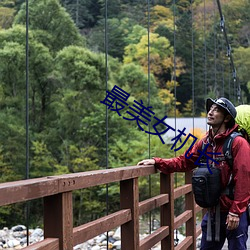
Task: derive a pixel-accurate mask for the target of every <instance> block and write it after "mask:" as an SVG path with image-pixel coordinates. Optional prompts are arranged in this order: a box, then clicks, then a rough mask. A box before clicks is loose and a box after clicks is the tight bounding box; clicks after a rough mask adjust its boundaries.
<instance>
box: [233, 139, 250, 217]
mask: <svg viewBox="0 0 250 250" xmlns="http://www.w3.org/2000/svg"><path fill="white" fill-rule="evenodd" d="M232 155H233V159H234V162H233V178H234V184H235V186H234V201H233V203H232V206H231V208H230V210H229V211H230V212H232V213H236V214H239V215H240V214H242V213H243V212H244V211H245V210H246V208H247V205H248V203H249V201H250V145H249V143H248V142H247V141H246V140H245V139H244V138H242V137H240V136H238V137H236V138H235V140H234V141H233V145H232Z"/></svg>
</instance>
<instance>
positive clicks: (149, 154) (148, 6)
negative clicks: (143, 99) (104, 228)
mask: <svg viewBox="0 0 250 250" xmlns="http://www.w3.org/2000/svg"><path fill="white" fill-rule="evenodd" d="M147 9H148V19H147V26H148V107H149V106H150V0H147ZM150 125H151V124H150V123H149V124H148V131H149V134H148V158H150V157H151V147H150V144H151V141H150V139H151V137H150ZM148 188H149V191H148V193H149V197H151V195H152V193H151V175H149V176H148ZM151 217H152V213H151V211H150V212H149V233H151V227H152V218H151Z"/></svg>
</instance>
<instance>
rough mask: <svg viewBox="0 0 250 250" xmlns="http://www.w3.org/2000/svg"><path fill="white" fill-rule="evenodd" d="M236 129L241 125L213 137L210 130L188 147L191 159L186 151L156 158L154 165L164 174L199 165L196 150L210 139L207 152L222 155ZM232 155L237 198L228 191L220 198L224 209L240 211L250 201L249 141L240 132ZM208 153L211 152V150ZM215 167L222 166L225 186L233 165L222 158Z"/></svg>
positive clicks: (187, 169)
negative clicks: (174, 156) (228, 193)
mask: <svg viewBox="0 0 250 250" xmlns="http://www.w3.org/2000/svg"><path fill="white" fill-rule="evenodd" d="M237 130H238V125H235V126H234V127H233V128H231V129H228V130H227V131H226V132H224V133H222V134H218V135H216V136H215V137H214V138H213V140H212V138H211V136H209V135H210V134H211V131H209V132H208V133H207V134H206V136H205V137H204V138H203V139H202V140H200V141H198V142H197V143H196V144H195V145H194V146H193V147H192V149H191V150H189V152H187V151H188V150H187V151H186V152H187V156H188V157H189V156H190V155H191V154H193V155H192V157H190V159H187V158H186V157H185V154H183V155H180V156H179V157H176V158H171V159H162V158H154V160H155V166H156V167H157V168H158V169H159V170H160V171H161V172H163V173H165V174H168V173H173V172H186V171H190V170H192V169H194V168H196V167H197V165H195V164H194V163H195V161H196V160H197V159H198V157H199V155H200V153H199V152H198V151H197V150H198V149H199V150H201V151H202V141H204V142H205V143H208V142H209V144H210V145H209V146H208V149H207V152H216V153H218V152H220V153H221V155H220V156H223V145H224V142H225V139H226V137H227V136H228V135H229V134H231V133H232V132H233V131H237ZM186 152H185V153H186ZM232 155H233V159H234V161H233V173H232V174H233V180H234V184H235V186H234V200H230V199H229V198H228V197H227V196H226V195H225V194H222V196H221V198H220V205H221V211H223V212H228V211H230V212H232V213H235V214H238V215H241V214H242V213H243V212H244V211H245V210H246V208H247V204H248V202H249V201H250V145H249V143H248V142H247V141H246V140H245V139H244V138H242V137H241V136H237V137H236V138H235V139H234V141H233V144H232ZM209 156H211V154H210V155H209ZM211 157H212V156H211ZM215 157H216V156H215ZM217 157H218V156H217ZM215 167H218V168H220V169H221V184H222V188H223V189H224V188H225V187H226V186H227V184H228V182H229V179H230V174H231V170H230V167H229V166H228V164H227V162H226V161H220V162H219V164H216V163H215Z"/></svg>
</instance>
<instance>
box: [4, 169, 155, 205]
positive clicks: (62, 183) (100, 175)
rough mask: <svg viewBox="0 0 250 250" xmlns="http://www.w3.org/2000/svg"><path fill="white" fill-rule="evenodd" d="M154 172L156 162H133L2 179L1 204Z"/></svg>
mask: <svg viewBox="0 0 250 250" xmlns="http://www.w3.org/2000/svg"><path fill="white" fill-rule="evenodd" d="M154 173H156V169H155V167H154V166H130V167H121V168H115V169H106V170H95V171H88V172H81V173H74V174H65V175H57V176H47V177H43V178H34V179H29V180H20V181H14V182H7V183H1V184H0V206H3V205H8V204H13V203H17V202H23V201H28V200H32V199H38V198H43V197H45V196H49V195H55V194H57V193H61V192H67V191H72V190H77V189H82V188H88V187H93V186H98V185H101V184H108V183H112V182H119V181H121V180H127V179H131V178H137V177H139V176H147V175H150V174H154Z"/></svg>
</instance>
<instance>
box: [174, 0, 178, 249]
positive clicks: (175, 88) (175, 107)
mask: <svg viewBox="0 0 250 250" xmlns="http://www.w3.org/2000/svg"><path fill="white" fill-rule="evenodd" d="M173 5H174V6H173V12H174V13H173V19H174V20H173V22H174V55H173V56H174V73H173V81H174V97H175V101H174V117H175V119H174V123H175V137H176V126H177V125H176V116H177V112H176V111H177V105H176V99H177V86H176V27H175V25H176V2H175V0H173ZM175 148H176V145H175ZM174 155H175V157H176V151H175V153H174ZM175 187H177V173H175ZM175 233H176V238H175V241H176V244H177V245H178V242H179V239H178V232H177V229H176V230H175Z"/></svg>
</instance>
